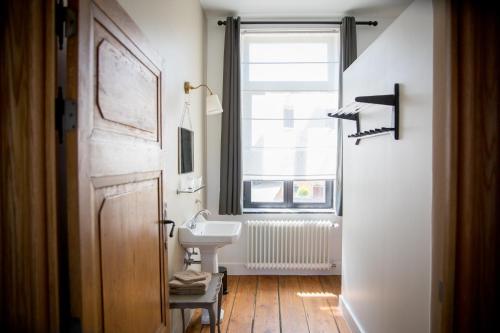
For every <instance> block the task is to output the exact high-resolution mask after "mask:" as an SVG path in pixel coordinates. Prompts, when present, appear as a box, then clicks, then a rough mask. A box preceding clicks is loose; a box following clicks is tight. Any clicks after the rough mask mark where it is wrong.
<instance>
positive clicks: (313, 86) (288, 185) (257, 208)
mask: <svg viewBox="0 0 500 333" xmlns="http://www.w3.org/2000/svg"><path fill="white" fill-rule="evenodd" d="M264 30H265V31H264ZM256 32H257V33H256ZM276 32H278V33H279V32H292V33H294V32H308V33H311V32H319V33H325V32H326V33H334V34H336V35H337V37H335V38H337V40H333V39H332V40H329V39H326V38H325V41H327V47H328V49H327V51H328V61H327V62H326V63H327V64H329V68H328V78H329V79H328V80H327V81H250V80H249V69H250V66H251V64H254V63H252V62H250V61H249V47H248V45H249V43H248V41H249V40H250V41H252V42H260V43H268V42H270V41H269V39H268V38H267V37H266V36H265V35H264V34H262V35H261V33H276ZM245 33H250V34H251V35H252V36H251V37H250V36H248V35H247V36H246V37H247V38H248V37H250V38H249V39H247V42H243V41H242V43H241V47H242V54H241V63H240V66H241V89H242V98H241V103H242V104H244V105H245V106H246V108H244V107H243V105H242V108H241V111H242V115H241V116H242V120H243V118H244V117H245V116H246V115H245V113H244V110H249V109H251V101H250V97H251V96H252V95H256V94H259V93H262V94H264V93H265V92H283V91H290V92H336V93H337V98H338V92H339V90H338V88H339V87H338V75H339V73H338V66H339V65H340V50H339V46H340V45H339V40H338V38H339V35H340V34H339V31H338V29H331V30H330V29H318V30H314V29H312V30H309V29H306V30H304V31H303V30H300V29H297V30H291V31H290V30H288V29H286V30H282V29H278V30H277V31H273V29H263V30H260V29H259V30H244V31H242V34H245ZM286 42H287V40H286V39H283V40H281V41H280V43H286ZM299 42H309V40H307V39H305V38H304V37H301V38H300V39H299ZM272 43H275V42H274V41H273V42H272ZM257 63H258V62H256V63H255V64H257ZM283 63H287V62H283ZM292 63H293V62H292ZM318 63H321V62H318ZM325 117H326V114H325ZM252 125H253V124H252V122H251V121H248V123H247V125H246V126H248V127H249V129H248V130H249V131H251V127H252ZM264 177H265V178H264V179H259V177H257V178H254V177H252V176H250V177H249V178H245V177H244V178H243V180H242V182H243V184H242V185H243V186H242V187H243V191H242V192H243V193H242V194H243V198H242V199H243V200H242V201H243V213H247V214H252V213H290V212H294V213H315V212H317V213H325V212H328V213H332V212H334V199H335V198H334V196H335V190H334V187H335V176H334V177H333V178H330V177H329V176H327V177H328V178H311V179H309V178H308V177H298V178H294V177H288V176H277V177H276V178H274V177H273V176H264ZM259 180H262V181H265V180H269V181H280V182H283V191H284V193H283V202H252V199H251V190H252V181H259ZM315 180H320V181H324V182H325V202H324V203H310V202H297V203H294V202H293V183H294V181H315Z"/></svg>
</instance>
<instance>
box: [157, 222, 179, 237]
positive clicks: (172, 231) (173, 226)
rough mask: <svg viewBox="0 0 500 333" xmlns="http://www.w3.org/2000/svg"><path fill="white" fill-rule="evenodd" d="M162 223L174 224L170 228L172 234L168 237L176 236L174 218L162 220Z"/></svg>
mask: <svg viewBox="0 0 500 333" xmlns="http://www.w3.org/2000/svg"><path fill="white" fill-rule="evenodd" d="M160 223H161V224H164V225H165V224H171V225H172V229H170V234H169V235H168V237H170V238H172V237H174V228H175V222H174V221H172V220H161V221H160Z"/></svg>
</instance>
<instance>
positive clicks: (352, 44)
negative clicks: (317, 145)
mask: <svg viewBox="0 0 500 333" xmlns="http://www.w3.org/2000/svg"><path fill="white" fill-rule="evenodd" d="M357 56H358V51H357V47H356V20H355V19H354V17H352V16H346V17H344V18H342V25H341V26H340V66H339V67H340V68H339V72H340V73H339V108H340V107H342V105H343V101H342V75H343V72H344V71H345V70H346V69H347V67H349V66H350V65H351V64H352V63H353V62H354V60H356V58H357ZM337 124H338V127H337V128H338V132H337V179H336V181H335V211H336V213H337V215H338V216H342V214H343V212H342V206H343V194H342V190H343V163H344V159H343V152H344V150H343V149H344V147H343V144H342V133H343V128H342V119H339V120H338V123H337Z"/></svg>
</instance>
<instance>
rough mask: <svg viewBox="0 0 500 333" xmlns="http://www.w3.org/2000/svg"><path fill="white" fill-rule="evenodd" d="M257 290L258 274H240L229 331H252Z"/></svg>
mask: <svg viewBox="0 0 500 333" xmlns="http://www.w3.org/2000/svg"><path fill="white" fill-rule="evenodd" d="M256 291H257V276H255V275H253V276H240V280H239V282H238V290H237V291H236V296H235V297H236V298H235V300H234V305H233V313H232V314H231V317H230V318H229V326H228V328H227V332H228V333H247V332H252V326H253V318H254V312H255V294H256Z"/></svg>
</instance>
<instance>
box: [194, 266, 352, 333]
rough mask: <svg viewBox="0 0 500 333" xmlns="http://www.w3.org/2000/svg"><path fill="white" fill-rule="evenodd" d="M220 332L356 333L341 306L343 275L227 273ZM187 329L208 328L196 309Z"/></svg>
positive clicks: (199, 332)
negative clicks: (239, 274)
mask: <svg viewBox="0 0 500 333" xmlns="http://www.w3.org/2000/svg"><path fill="white" fill-rule="evenodd" d="M228 291H229V293H228V294H227V295H224V298H223V301H222V308H223V309H224V311H225V314H224V319H223V320H222V322H221V333H228V332H230V333H246V332H255V333H322V332H324V333H337V332H339V333H351V331H350V330H349V326H347V323H346V321H345V320H344V317H343V315H342V311H341V310H340V307H339V296H340V293H341V281H340V276H269V275H266V276H232V275H230V276H228ZM186 332H188V333H209V332H210V327H209V326H208V325H201V311H200V310H196V311H194V315H193V317H192V319H191V322H190V324H189V326H188V329H187V330H186Z"/></svg>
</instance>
